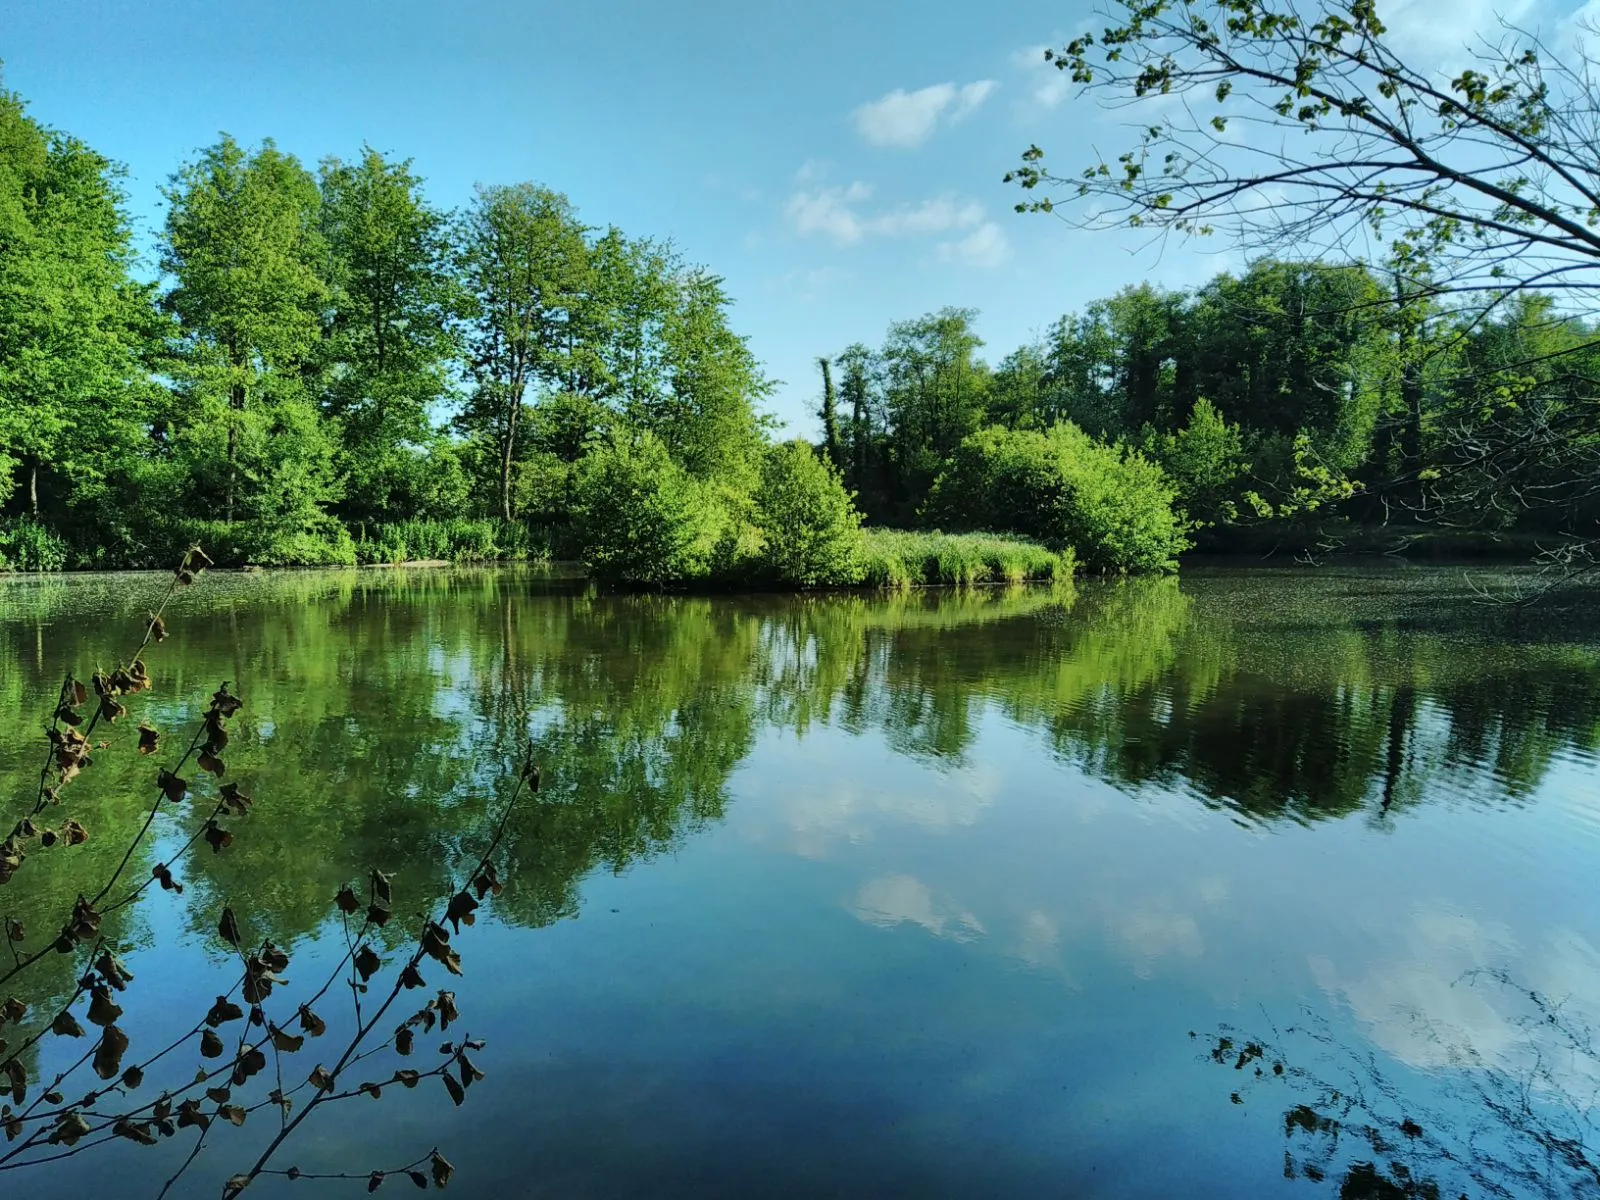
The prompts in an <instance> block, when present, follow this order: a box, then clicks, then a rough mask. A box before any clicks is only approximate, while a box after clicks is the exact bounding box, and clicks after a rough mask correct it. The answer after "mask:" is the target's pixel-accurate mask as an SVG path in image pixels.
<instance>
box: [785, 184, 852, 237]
mask: <svg viewBox="0 0 1600 1200" xmlns="http://www.w3.org/2000/svg"><path fill="white" fill-rule="evenodd" d="M871 198H872V186H871V185H870V184H866V183H862V182H860V181H859V180H858V181H857V182H855V183H852V184H849V185H847V186H845V187H825V188H816V189H815V190H812V191H799V192H796V193H795V194H794V195H793V196H791V197H790V198H789V203H788V205H787V206H786V211H787V212H788V214H789V219H790V220H791V221H793V222H794V228H795V232H796V233H799V234H811V233H820V234H824V235H825V236H827V237H831V238H832V239H833V240H834V241H836V242H838V243H839V244H840V245H841V246H848V245H850V244H851V243H852V242H859V241H860V240H861V239H862V238H863V237H864V236H865V235H866V230H865V229H864V228H863V225H862V220H861V216H860V214H859V213H857V212H856V210H855V208H854V206H855V205H857V204H860V203H861V202H862V201H865V200H869V199H871Z"/></svg>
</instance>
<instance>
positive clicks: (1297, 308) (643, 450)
mask: <svg viewBox="0 0 1600 1200" xmlns="http://www.w3.org/2000/svg"><path fill="white" fill-rule="evenodd" d="M121 186H122V175H121V172H120V169H119V168H118V167H117V166H116V165H115V164H113V163H111V162H109V161H108V160H106V159H105V158H103V157H102V156H100V155H97V154H96V153H95V152H94V151H93V150H92V149H90V148H89V147H87V146H85V145H84V144H83V143H82V142H80V141H78V140H77V139H75V138H73V137H71V136H69V135H67V134H64V133H60V132H57V131H53V130H51V129H49V128H47V127H45V126H44V125H42V124H40V123H39V122H38V121H36V120H35V119H33V118H32V117H31V116H30V115H29V114H28V112H27V111H26V108H25V106H24V104H23V102H22V101H21V100H20V99H19V98H18V97H17V96H15V95H14V94H11V93H3V94H0V247H3V253H0V566H7V565H9V566H35V567H38V566H60V565H67V564H76V565H103V566H112V565H151V564H156V563H163V562H166V561H168V560H170V559H172V558H173V556H174V554H175V552H177V551H178V550H179V548H181V547H182V546H185V545H187V544H189V543H191V542H194V541H200V542H203V543H204V544H205V545H206V546H207V547H208V549H210V550H211V551H212V552H213V554H214V555H215V556H216V557H217V558H218V559H219V561H222V562H254V563H263V564H273V563H332V562H350V561H357V560H361V561H374V560H385V561H393V560H398V559H404V558H418V557H463V556H466V557H496V556H501V557H503V556H507V555H512V556H514V555H517V554H524V553H530V552H536V551H539V550H544V551H549V552H554V553H557V554H560V555H563V556H567V557H576V558H582V559H583V560H584V561H585V562H586V563H587V564H588V565H589V566H590V568H591V569H592V570H594V571H595V573H596V574H598V575H601V576H606V577H611V578H615V579H619V580H623V581H627V582H633V583H644V584H665V583H675V582H684V581H695V580H702V581H716V580H721V581H737V582H740V583H748V582H763V583H776V584H799V585H817V584H830V583H833V584H837V583H851V582H862V581H864V580H868V579H871V578H872V577H873V570H872V569H871V567H870V566H869V565H868V560H869V559H870V558H871V557H872V556H871V554H870V553H869V552H868V548H867V547H866V546H865V544H864V543H863V541H862V538H861V532H860V529H859V526H860V524H861V523H862V519H863V517H864V519H865V521H866V523H867V524H868V525H879V526H897V527H917V526H921V527H925V528H935V527H937V528H943V529H946V530H961V529H988V530H995V531H1000V532H1007V533H1016V534H1021V535H1024V536H1026V537H1029V538H1033V539H1036V540H1038V541H1041V542H1044V543H1046V544H1047V545H1049V546H1051V547H1053V548H1055V549H1067V548H1070V549H1072V550H1073V551H1075V552H1076V560H1077V562H1078V563H1079V564H1080V565H1083V566H1086V567H1088V568H1090V569H1095V570H1128V569H1134V570H1139V569H1144V570H1161V569H1167V568H1170V567H1171V566H1172V565H1173V564H1174V563H1175V562H1176V559H1177V556H1178V555H1179V554H1180V553H1181V552H1183V551H1184V550H1186V549H1188V548H1189V547H1191V546H1192V545H1196V544H1198V545H1200V546H1202V547H1209V548H1223V549H1226V548H1230V547H1239V546H1244V545H1255V544H1259V543H1261V542H1266V543H1267V544H1277V543H1280V542H1281V543H1286V544H1293V543H1294V542H1295V541H1296V540H1298V541H1299V542H1300V543H1301V544H1307V543H1311V542H1315V541H1316V540H1318V539H1320V538H1324V537H1326V535H1327V530H1328V527H1329V525H1330V523H1337V522H1347V523H1348V522H1354V523H1357V524H1360V525H1363V526H1369V527H1371V526H1378V525H1384V526H1386V527H1388V528H1390V529H1391V530H1393V529H1397V528H1398V529H1399V530H1401V531H1411V530H1414V529H1419V528H1421V529H1426V528H1428V527H1430V523H1431V524H1432V525H1433V526H1435V527H1436V526H1439V525H1446V526H1462V525H1465V526H1467V527H1469V528H1471V529H1474V530H1480V531H1490V532H1495V533H1499V532H1504V531H1507V530H1513V531H1516V530H1520V531H1524V532H1528V533H1532V534H1536V535H1540V536H1545V535H1578V536H1584V535H1587V534H1589V533H1590V532H1592V529H1593V526H1594V522H1595V519H1596V517H1597V516H1600V511H1597V509H1596V505H1595V502H1594V498H1593V496H1592V495H1591V492H1592V490H1593V485H1592V480H1593V479H1595V478H1596V477H1597V472H1596V471H1595V470H1594V469H1593V467H1594V461H1593V460H1594V458H1595V453H1596V450H1597V448H1600V439H1596V438H1594V437H1592V436H1571V431H1573V430H1578V431H1580V433H1581V432H1582V431H1583V430H1587V429H1591V428H1600V421H1595V420H1593V416H1594V413H1593V409H1594V403H1595V392H1596V387H1595V383H1596V380H1597V378H1600V362H1597V360H1596V354H1595V351H1594V349H1593V347H1592V345H1591V343H1592V342H1593V341H1594V340H1595V339H1594V334H1595V329H1594V327H1593V326H1592V325H1591V323H1589V322H1587V321H1585V320H1582V319H1579V318H1577V317H1575V316H1572V315H1571V314H1570V312H1569V310H1568V307H1563V306H1562V305H1561V304H1560V303H1559V301H1558V299H1556V298H1552V297H1549V296H1545V295H1542V294H1540V293H1538V292H1535V291H1528V290H1520V289H1519V290H1518V291H1517V292H1516V294H1515V295H1514V296H1512V297H1511V298H1510V299H1509V300H1507V301H1506V302H1505V303H1502V304H1500V305H1498V306H1497V307H1495V308H1494V309H1493V310H1492V311H1489V312H1485V311H1484V310H1483V309H1482V307H1481V306H1473V307H1466V308H1461V309H1452V308H1451V307H1450V304H1449V302H1450V296H1449V295H1448V294H1446V293H1442V292H1440V291H1439V290H1438V289H1427V288H1420V287H1418V286H1417V285H1416V283H1415V280H1414V278H1413V277H1412V276H1411V275H1407V274H1406V273H1404V272H1402V271H1400V270H1398V269H1394V270H1389V271H1387V272H1385V273H1380V272H1378V271H1376V270H1374V269H1372V268H1369V267H1366V266H1362V265H1360V264H1355V263H1350V264H1337V263H1329V262H1324V263H1304V262H1290V261H1283V260H1280V259H1273V258H1262V259H1259V260H1257V261H1256V262H1254V263H1253V265H1251V266H1250V267H1249V268H1248V269H1247V270H1245V271H1243V272H1241V273H1238V274H1226V275H1220V276H1218V277H1217V278H1215V279H1213V280H1212V281H1211V282H1210V283H1208V284H1206V285H1204V286H1203V287H1199V288H1196V289H1193V290H1189V291H1164V290H1161V289H1158V288H1155V287H1151V286H1149V285H1139V286H1136V287H1128V288H1124V289H1123V290H1122V291H1121V292H1119V293H1117V294H1116V295H1114V296H1112V297H1110V298H1107V299H1104V300H1101V301H1097V302H1095V303H1093V304H1090V305H1089V306H1087V307H1086V308H1085V309H1084V310H1083V311H1081V312H1078V313H1073V314H1068V315H1066V316H1063V317H1060V318H1059V319H1057V320H1055V321H1054V322H1053V323H1052V324H1050V325H1049V326H1048V327H1047V328H1046V331H1045V332H1044V334H1043V335H1042V336H1040V337H1039V338H1037V339H1036V340H1035V341H1033V342H1031V343H1030V344H1028V345H1025V346H1021V347H1018V348H1017V349H1015V350H1013V351H1011V352H1010V353H1008V354H1007V355H1005V357H1003V358H1002V359H1000V360H999V362H998V364H996V365H993V366H991V365H990V364H989V363H987V362H986V361H985V360H984V359H983V358H982V357H981V353H980V352H981V351H982V350H983V343H982V341H981V340H980V339H979V337H978V336H977V334H976V333H975V331H974V324H975V319H976V313H975V312H974V311H973V310H970V309H961V308H946V309H942V310H940V311H938V312H935V313H930V314H928V315H926V316H923V317H920V318H917V319H914V320H908V321H902V322H898V323H896V324H894V325H892V326H891V327H890V329H889V330H888V333H887V335H886V337H885V338H884V340H883V342H882V344H881V345H880V346H878V347H877V348H876V349H873V348H869V347H867V346H865V345H862V344H856V345H852V346H849V347H847V348H845V349H844V350H842V351H840V352H837V353H835V354H831V355H829V356H827V357H826V358H823V359H820V360H819V363H820V367H821V375H822V378H821V404H820V412H819V416H820V418H821V421H820V423H821V433H822V438H821V442H820V444H819V445H817V446H816V447H814V448H813V453H809V454H800V453H796V452H795V448H794V447H793V446H792V445H789V446H775V445H773V444H772V443H771V439H770V434H769V430H768V426H767V421H766V419H765V418H764V417H763V416H762V415H761V409H760V406H761V403H762V401H763V400H764V399H765V398H766V397H767V396H768V395H769V394H770V393H771V390H772V388H773V383H772V381H771V380H770V379H768V378H767V376H766V375H765V374H764V372H763V370H762V367H761V364H760V363H759V362H758V361H757V359H756V357H755V355H754V354H753V352H752V351H751V349H750V347H749V346H748V344H747V343H746V341H745V340H744V339H743V338H741V337H740V336H739V335H738V334H737V333H736V332H735V331H734V329H733V326H732V324H731V321H730V309H731V298H730V297H729V295H728V293H727V291H726V289H725V287H724V285H723V283H722V281H721V280H720V279H719V278H718V277H717V276H715V275H714V274H712V273H711V272H710V271H708V270H706V269H705V268H702V267H698V266H695V265H694V264H691V263H689V262H687V261H685V259H684V258H683V256H682V255H681V254H680V253H679V252H678V251H676V250H675V249H674V247H673V246H672V245H671V244H670V243H669V242H663V241H658V240H653V239H650V238H635V237H630V236H628V235H627V234H625V233H623V232H622V231H621V230H618V229H616V228H614V227H612V228H597V227H593V226H589V225H586V224H584V222H583V221H582V220H581V219H580V217H579V216H578V214H577V213H576V211H575V210H574V209H573V206H572V205H571V203H570V202H569V201H568V200H567V198H566V197H564V196H562V195H561V194H560V193H558V192H555V191H552V190H550V189H548V188H546V187H543V186H540V185H537V184H533V183H520V184H513V185H509V186H485V187H480V188H479V189H478V191H477V192H476V194H475V196H474V197H473V199H472V200H471V202H470V203H468V204H467V205H466V206H465V208H464V209H463V210H461V211H459V212H450V211H445V210H442V209H440V208H438V207H437V206H435V205H433V204H432V203H431V202H430V201H429V200H428V198H427V196H426V195H425V193H424V190H423V186H422V181H421V180H420V179H419V178H418V177H417V175H416V174H415V173H414V171H413V170H412V168H411V166H410V164H409V163H408V162H405V161H402V160H396V159H392V158H389V157H386V156H385V155H383V154H380V153H378V152H377V151H375V150H372V149H371V148H365V149H363V150H362V152H361V153H360V154H359V155H358V156H356V157H355V158H354V159H352V160H349V161H345V160H342V159H339V158H333V157H330V158H327V159H324V160H323V161H322V162H321V163H320V164H319V165H318V167H317V168H316V169H315V170H312V169H309V168H308V167H306V166H305V165H303V164H302V163H301V162H299V161H298V160H297V159H295V158H294V157H293V156H291V155H288V154H285V153H283V152H282V151H280V150H278V149H277V148H276V147H275V146H273V145H272V144H271V143H270V142H267V143H264V144H262V145H261V146H258V147H253V148H252V147H245V146H241V145H239V144H238V143H236V142H235V141H234V140H232V139H231V138H228V137H226V136H224V137H223V138H222V139H221V140H220V141H219V142H217V143H216V144H215V145H213V146H210V147H207V148H205V149H203V150H201V151H199V152H197V153H196V155H195V156H194V157H193V158H192V159H191V160H190V161H189V162H187V163H185V164H183V165H181V166H180V168H179V169H178V170H177V172H176V173H175V174H174V175H173V176H172V177H171V179H170V180H169V182H168V184H167V186H166V188H165V189H164V196H165V200H166V212H165V219H164V222H163V225H162V227H161V229H160V231H159V237H158V239H157V240H158V250H159V257H158V260H157V262H156V263H155V264H154V265H155V266H156V267H157V268H158V271H157V277H156V279H155V280H154V281H148V280H145V279H143V278H141V276H140V274H139V271H140V269H141V264H140V263H139V262H138V261H137V259H136V255H135V253H134V249H133V243H132V234H131V229H130V222H129V218H128V215H127V209H126V202H125V198H124V196H123V194H122V191H121ZM1506 447H1511V448H1514V449H1515V453H1514V455H1513V456H1511V457H1509V458H1508V456H1507V455H1506V454H1504V453H1502V452H1501V451H1502V449H1503V448H1506ZM850 493H853V494H854V502H853V503H852V500H851V496H850ZM1334 502H1337V504H1335V503H1334ZM907 572H908V573H909V574H910V575H911V576H912V577H916V576H917V575H919V574H921V575H926V576H928V577H932V575H933V574H935V573H934V572H928V571H923V570H922V569H921V568H919V567H917V566H916V564H914V563H912V564H907Z"/></svg>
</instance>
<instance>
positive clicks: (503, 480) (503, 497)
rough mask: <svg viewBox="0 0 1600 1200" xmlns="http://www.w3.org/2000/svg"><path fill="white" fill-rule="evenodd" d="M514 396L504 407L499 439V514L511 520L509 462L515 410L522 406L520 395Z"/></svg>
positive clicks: (514, 439)
mask: <svg viewBox="0 0 1600 1200" xmlns="http://www.w3.org/2000/svg"><path fill="white" fill-rule="evenodd" d="M512 394H513V395H514V396H516V399H514V400H513V401H512V402H511V404H510V406H509V407H508V408H507V409H506V432H505V436H504V437H502V438H501V439H500V515H501V516H502V517H504V518H505V519H506V520H508V521H509V520H511V462H512V459H513V458H514V457H515V456H516V449H517V410H518V409H520V408H521V407H522V399H521V396H520V395H518V394H517V393H516V392H515V391H513V393H512Z"/></svg>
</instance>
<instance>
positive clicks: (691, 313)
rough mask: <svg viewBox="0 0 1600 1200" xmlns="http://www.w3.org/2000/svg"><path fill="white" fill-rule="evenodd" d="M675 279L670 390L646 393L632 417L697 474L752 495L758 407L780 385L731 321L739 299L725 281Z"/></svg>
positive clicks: (666, 345)
mask: <svg viewBox="0 0 1600 1200" xmlns="http://www.w3.org/2000/svg"><path fill="white" fill-rule="evenodd" d="M674 282H675V289H674V296H673V301H672V306H671V308H670V310H669V311H668V314H667V316H666V319H665V321H664V322H663V325H662V330H661V338H662V350H663V353H662V357H663V364H664V366H665V369H666V374H667V384H666V387H665V388H663V389H661V390H658V391H656V392H654V393H648V392H647V393H644V394H642V395H641V396H640V397H639V399H638V400H637V401H636V402H634V403H631V404H629V405H628V407H627V409H626V415H627V416H628V418H629V419H630V420H631V421H632V422H633V423H634V424H635V425H636V426H638V427H639V428H641V429H644V430H647V431H649V432H651V433H653V434H655V436H656V437H658V438H660V439H661V441H662V443H663V444H664V445H665V446H666V447H667V448H668V450H669V451H670V452H671V454H672V457H673V458H674V459H675V460H676V461H677V462H679V463H681V464H682V465H683V466H684V467H685V468H686V469H687V470H688V471H689V472H690V474H692V475H694V476H695V477H697V478H700V479H713V478H716V479H721V480H723V481H725V482H727V483H728V484H729V485H730V486H732V487H734V488H736V489H738V490H742V491H744V492H746V493H748V492H749V491H751V490H753V488H754V484H755V478H756V474H757V472H758V471H759V468H760V453H761V449H762V444H763V422H762V418H761V416H760V414H759V412H758V410H757V407H756V406H757V404H758V403H759V402H760V401H762V400H764V399H765V398H766V397H767V396H769V395H770V394H771V393H772V389H773V386H774V385H773V383H772V381H771V380H770V379H768V378H767V376H766V374H765V373H764V372H763V371H762V369H761V364H760V362H759V361H758V360H757V359H756V356H755V355H754V353H752V352H751V350H750V345H749V343H748V342H747V341H746V340H745V339H744V338H743V337H741V336H740V335H739V334H737V333H735V332H734V331H733V328H732V326H731V324H730V323H729V320H728V310H729V308H730V307H731V306H732V299H731V298H730V297H729V295H728V293H727V290H726V289H725V288H724V287H723V281H722V279H721V278H720V277H718V276H716V275H713V274H711V273H710V272H709V271H705V270H701V269H691V270H687V271H684V272H682V273H680V274H679V275H678V277H677V278H676V280H675V281H674Z"/></svg>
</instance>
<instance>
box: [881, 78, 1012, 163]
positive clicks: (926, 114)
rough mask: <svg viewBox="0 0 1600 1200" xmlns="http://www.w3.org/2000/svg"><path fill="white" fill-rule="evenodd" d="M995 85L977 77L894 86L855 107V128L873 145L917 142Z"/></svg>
mask: <svg viewBox="0 0 1600 1200" xmlns="http://www.w3.org/2000/svg"><path fill="white" fill-rule="evenodd" d="M999 86H1000V85H999V84H998V83H996V82H995V81H994V80H992V79H979V80H975V81H974V82H972V83H968V84H962V85H960V86H957V85H956V84H954V83H936V84H934V85H933V86H932V87H925V88H918V89H917V90H916V91H914V92H908V91H906V90H905V89H904V88H896V89H895V90H894V91H892V92H890V93H889V94H888V95H886V96H881V97H879V98H878V99H876V100H873V101H871V102H870V103H868V104H863V105H862V106H861V107H860V108H858V109H856V111H855V113H854V114H853V116H854V119H855V123H856V131H857V132H858V133H860V134H861V136H862V137H863V138H865V139H866V140H867V141H868V142H870V143H872V145H874V146H901V147H907V148H911V147H916V146H920V145H922V144H923V143H924V142H926V141H927V140H928V139H929V138H930V137H932V136H933V131H934V130H935V129H936V128H938V126H939V123H940V122H941V121H943V122H944V123H946V124H954V123H955V122H957V121H961V120H964V119H965V118H967V117H969V116H971V115H972V114H973V113H974V112H976V111H977V110H978V108H979V107H980V106H981V105H982V104H983V102H984V101H985V100H987V99H988V98H989V96H990V94H991V93H993V92H994V90H995V88H997V87H999Z"/></svg>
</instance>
